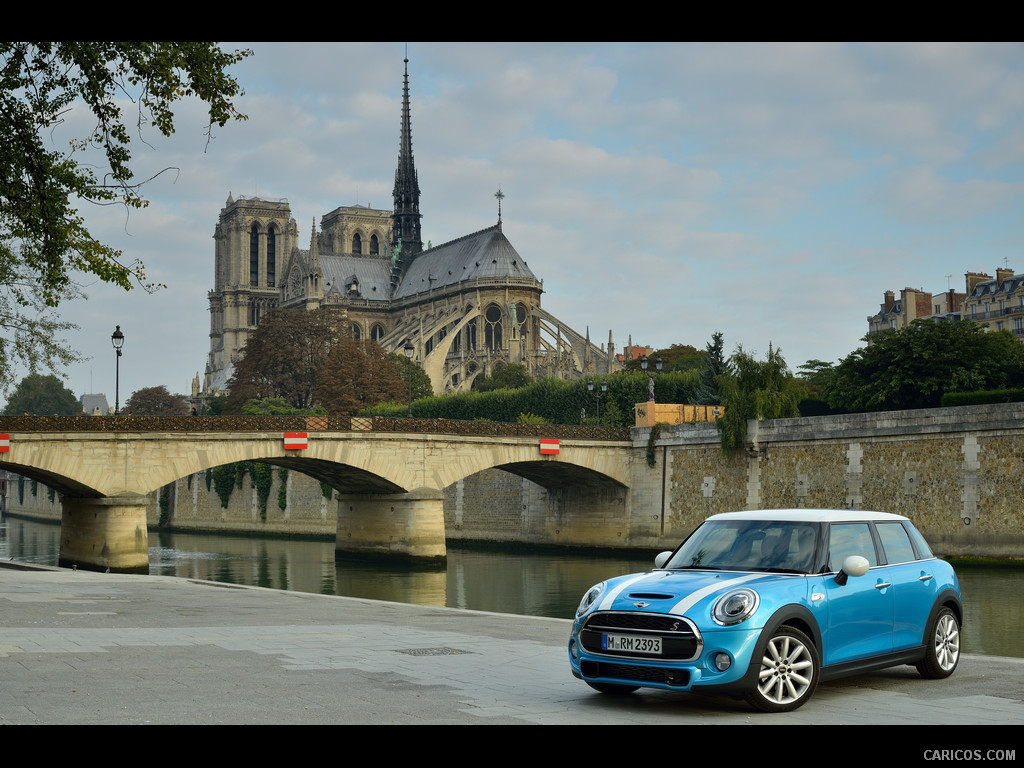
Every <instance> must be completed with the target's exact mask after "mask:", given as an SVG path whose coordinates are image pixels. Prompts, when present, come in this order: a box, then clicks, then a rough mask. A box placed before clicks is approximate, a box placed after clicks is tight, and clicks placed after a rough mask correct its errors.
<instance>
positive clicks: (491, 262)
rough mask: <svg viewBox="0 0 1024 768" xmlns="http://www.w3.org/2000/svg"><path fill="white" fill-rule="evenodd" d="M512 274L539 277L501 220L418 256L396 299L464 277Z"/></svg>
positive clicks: (508, 275) (511, 275) (460, 279)
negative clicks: (531, 268) (516, 246)
mask: <svg viewBox="0 0 1024 768" xmlns="http://www.w3.org/2000/svg"><path fill="white" fill-rule="evenodd" d="M509 277H513V278H523V279H528V280H537V276H536V275H534V274H533V272H532V271H531V270H530V268H529V267H528V266H527V265H526V262H525V261H523V259H522V257H521V256H520V255H519V254H518V253H517V252H516V249H515V248H513V247H512V243H510V242H509V240H508V238H507V237H505V235H504V233H503V232H502V231H501V224H500V223H499V224H495V225H494V226H493V227H488V228H487V229H482V230H480V231H479V232H474V233H473V234H471V235H466V236H465V237H460V238H458V239H457V240H452V241H451V242H448V243H444V244H442V245H438V246H435V247H433V248H431V249H430V250H427V251H423V252H422V253H420V254H419V255H417V256H416V258H415V259H414V260H413V262H412V264H410V265H409V268H408V269H407V270H406V273H405V276H404V277H403V278H402V282H401V283H400V284H399V285H398V289H397V291H396V292H395V297H394V298H396V299H404V298H408V297H410V296H415V295H417V294H420V293H425V292H427V291H429V290H431V289H432V288H437V287H439V286H444V285H454V284H457V283H459V282H462V281H463V280H476V279H481V278H509ZM538 282H539V281H538Z"/></svg>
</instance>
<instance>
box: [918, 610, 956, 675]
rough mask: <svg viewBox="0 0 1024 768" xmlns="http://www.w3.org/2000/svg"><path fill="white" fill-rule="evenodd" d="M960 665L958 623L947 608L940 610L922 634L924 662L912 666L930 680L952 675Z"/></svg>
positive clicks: (954, 615)
mask: <svg viewBox="0 0 1024 768" xmlns="http://www.w3.org/2000/svg"><path fill="white" fill-rule="evenodd" d="M959 663H960V622H959V621H958V620H957V618H956V614H955V613H953V611H951V610H950V609H949V608H942V609H940V610H939V612H938V613H937V614H935V618H934V619H933V620H932V623H931V624H930V625H929V626H928V630H927V631H926V632H925V633H924V660H923V661H919V662H918V663H917V664H915V665H914V666H915V667H917V671H918V672H919V673H920V674H921V677H927V678H929V679H931V680H941V679H943V678H945V677H949V676H950V675H952V674H953V670H955V669H956V665H957V664H959Z"/></svg>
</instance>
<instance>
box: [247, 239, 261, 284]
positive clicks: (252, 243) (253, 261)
mask: <svg viewBox="0 0 1024 768" xmlns="http://www.w3.org/2000/svg"><path fill="white" fill-rule="evenodd" d="M259 284H260V229H259V227H257V226H256V225H255V224H253V225H252V229H250V230H249V285H259Z"/></svg>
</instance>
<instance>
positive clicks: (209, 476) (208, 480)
mask: <svg viewBox="0 0 1024 768" xmlns="http://www.w3.org/2000/svg"><path fill="white" fill-rule="evenodd" d="M212 480H213V470H212V469H208V470H206V492H207V493H209V492H210V483H211V481H212Z"/></svg>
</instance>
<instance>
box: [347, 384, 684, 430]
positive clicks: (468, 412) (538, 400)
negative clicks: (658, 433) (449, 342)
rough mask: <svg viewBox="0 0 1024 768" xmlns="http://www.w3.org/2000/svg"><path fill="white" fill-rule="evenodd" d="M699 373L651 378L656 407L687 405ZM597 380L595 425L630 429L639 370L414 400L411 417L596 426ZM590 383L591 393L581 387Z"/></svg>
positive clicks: (392, 408) (390, 409)
mask: <svg viewBox="0 0 1024 768" xmlns="http://www.w3.org/2000/svg"><path fill="white" fill-rule="evenodd" d="M699 378H700V374H699V373H697V372H695V371H671V372H669V373H661V374H656V375H655V385H654V386H655V397H656V399H657V400H658V402H662V403H690V402H693V399H692V398H693V396H694V393H695V391H696V387H697V383H698V381H699ZM602 379H603V380H604V381H606V382H607V384H608V391H607V392H605V393H603V394H602V396H601V424H602V425H604V426H614V427H626V426H631V425H632V424H633V407H634V406H635V405H636V404H637V403H642V402H646V401H647V399H648V390H647V379H648V375H647V374H646V373H644V372H642V371H622V372H619V373H614V374H612V375H610V376H604V377H601V376H594V377H592V378H591V377H588V378H584V379H575V380H572V381H564V380H562V379H555V378H544V379H538V380H537V381H534V382H532V383H530V384H528V385H527V386H525V387H522V388H521V389H496V390H493V391H491V392H476V391H471V392H463V393H460V394H455V395H440V396H434V397H426V398H423V399H422V400H416V401H415V402H413V404H412V415H413V416H414V417H416V418H420V419H458V420H462V421H471V420H473V419H482V420H486V421H505V422H514V421H517V420H518V419H519V415H520V414H523V413H530V414H534V415H536V416H540V417H542V418H544V419H546V420H547V421H548V422H550V423H552V424H579V423H580V416H581V411H585V416H584V421H585V422H586V423H588V424H596V423H597V400H596V398H595V394H596V393H597V392H600V386H601V381H602ZM590 380H592V381H593V382H594V392H590V391H589V390H588V389H587V382H588V381H590ZM407 410H408V404H407V403H384V404H381V405H377V406H375V407H373V408H367V409H366V410H364V411H361V412H360V414H359V415H360V416H391V417H401V416H404V415H405V414H406V412H407Z"/></svg>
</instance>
